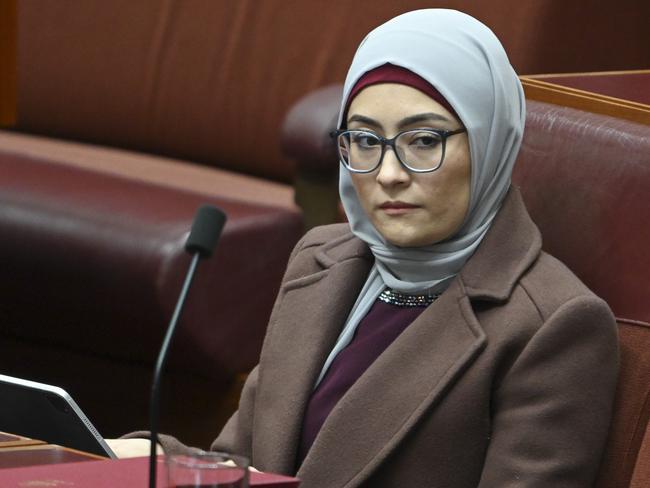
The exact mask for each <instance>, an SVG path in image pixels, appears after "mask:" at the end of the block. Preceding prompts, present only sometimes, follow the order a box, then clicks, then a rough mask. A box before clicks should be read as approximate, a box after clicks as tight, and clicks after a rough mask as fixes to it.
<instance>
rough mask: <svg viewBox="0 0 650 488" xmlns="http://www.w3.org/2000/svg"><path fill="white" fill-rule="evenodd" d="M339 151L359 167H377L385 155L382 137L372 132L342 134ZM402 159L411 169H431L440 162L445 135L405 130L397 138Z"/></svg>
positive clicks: (397, 147) (343, 158)
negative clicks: (443, 136) (383, 154)
mask: <svg viewBox="0 0 650 488" xmlns="http://www.w3.org/2000/svg"><path fill="white" fill-rule="evenodd" d="M338 143H339V144H338V146H339V154H340V156H341V159H342V161H343V163H344V164H345V165H346V166H348V167H349V168H351V169H353V170H357V171H369V170H373V169H374V168H375V167H377V165H379V162H380V160H381V157H382V146H383V143H382V141H381V140H380V139H379V138H378V137H377V136H376V135H374V134H372V133H371V132H365V131H348V132H344V133H343V134H341V135H340V136H339V137H338ZM394 147H395V149H396V150H397V156H398V157H399V159H400V160H401V161H402V163H404V164H405V165H406V166H408V167H409V168H411V169H415V170H431V169H434V168H436V167H437V166H439V165H440V163H441V160H442V156H443V148H442V138H441V137H440V135H439V134H437V133H435V132H432V131H424V130H412V131H405V132H402V133H401V134H399V135H398V136H397V138H396V139H395V145H394Z"/></svg>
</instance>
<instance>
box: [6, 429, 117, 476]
mask: <svg viewBox="0 0 650 488" xmlns="http://www.w3.org/2000/svg"><path fill="white" fill-rule="evenodd" d="M99 459H106V458H104V457H101V456H96V455H94V454H88V453H85V452H81V451H77V450H75V449H69V448H67V447H62V446H56V445H52V444H46V443H45V442H43V441H39V440H36V439H29V438H27V437H22V436H18V435H13V434H7V433H5V432H0V469H5V468H18V467H25V466H36V465H43V464H61V463H72V462H81V461H97V460H99Z"/></svg>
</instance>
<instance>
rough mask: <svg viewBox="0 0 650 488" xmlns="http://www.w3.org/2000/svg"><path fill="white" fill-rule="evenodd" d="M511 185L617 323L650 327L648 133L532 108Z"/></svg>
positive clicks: (552, 248)
mask: <svg viewBox="0 0 650 488" xmlns="http://www.w3.org/2000/svg"><path fill="white" fill-rule="evenodd" d="M527 112H528V113H527V117H526V130H525V132H524V140H523V143H522V147H521V151H520V154H519V158H518V161H517V164H516V165H515V172H514V175H513V179H514V181H515V183H516V184H518V185H519V186H520V187H521V190H522V194H523V197H524V200H525V202H526V206H527V207H528V210H529V211H530V214H531V216H532V217H533V220H534V221H535V223H536V224H537V225H538V226H539V228H540V230H541V232H542V236H543V247H544V248H545V249H546V250H547V251H549V252H550V253H551V254H553V255H554V256H556V257H557V258H559V259H560V260H562V261H563V262H564V263H566V264H567V266H569V268H571V270H572V271H573V272H574V273H576V275H578V277H579V278H580V279H582V280H583V281H584V282H585V283H586V284H587V286H589V287H590V288H591V289H592V290H594V292H595V293H596V294H597V295H599V296H601V297H602V298H603V299H604V300H606V301H607V303H608V304H609V305H610V307H611V308H612V310H613V311H614V314H615V315H616V316H617V317H624V318H630V319H635V320H642V321H644V322H650V300H649V299H648V297H650V279H648V271H649V270H650V252H648V250H649V249H650V192H649V189H650V126H645V125H640V124H634V123H632V122H627V121H624V120H620V119H615V118H612V117H607V116H604V115H598V114H590V113H587V112H582V111H579V110H574V109H570V108H565V107H559V106H556V105H549V104H544V103H540V102H533V101H528V102H527Z"/></svg>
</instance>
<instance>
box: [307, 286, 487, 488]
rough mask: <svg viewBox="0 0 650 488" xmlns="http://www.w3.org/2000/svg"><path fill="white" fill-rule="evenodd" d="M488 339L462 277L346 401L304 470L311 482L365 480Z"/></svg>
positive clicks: (333, 415)
mask: <svg viewBox="0 0 650 488" xmlns="http://www.w3.org/2000/svg"><path fill="white" fill-rule="evenodd" d="M485 340H486V339H485V334H484V333H483V331H482V330H481V327H480V326H479V324H478V322H477V321H476V319H475V317H474V314H473V312H472V310H471V306H470V304H469V300H468V299H467V297H466V296H465V294H464V292H463V290H462V286H461V284H460V283H459V282H458V281H455V282H454V283H453V284H452V285H451V287H450V288H449V289H448V290H447V292H445V294H444V295H443V296H442V297H440V298H439V299H438V300H437V301H436V302H434V303H433V304H432V305H431V306H429V307H428V308H427V309H426V310H425V311H424V312H423V313H422V314H421V315H420V316H419V317H418V318H417V319H416V321H415V322H413V323H412V324H411V325H410V326H409V327H408V328H407V329H406V330H405V331H404V332H403V333H402V334H401V335H400V336H399V337H398V338H397V339H396V340H395V341H394V342H393V343H392V344H391V345H390V346H389V347H388V348H387V349H386V351H384V353H383V354H382V355H381V356H380V357H379V358H378V359H377V360H376V361H375V362H374V363H373V364H372V365H371V366H370V367H369V368H368V370H367V371H366V372H365V373H364V374H363V375H362V376H361V378H359V380H358V381H357V382H356V383H355V384H354V386H353V387H352V388H351V389H350V390H349V391H348V392H347V394H346V395H345V396H344V397H343V398H342V399H341V400H340V401H339V403H338V404H337V405H336V407H335V408H334V410H332V413H331V414H330V416H329V417H328V418H327V420H326V422H325V424H324V425H323V428H322V429H321V431H320V432H319V434H318V436H317V438H316V440H315V442H314V444H313V446H312V448H311V450H310V452H309V454H308V455H307V458H306V459H305V461H304V463H303V465H302V467H301V468H300V471H299V472H298V477H299V478H302V479H304V480H305V481H306V482H307V481H308V484H309V486H340V487H344V486H345V487H352V486H358V485H359V484H360V483H361V482H362V481H364V480H365V479H366V478H367V476H368V475H369V474H370V473H371V472H372V471H373V470H374V469H375V468H376V467H377V465H379V464H380V463H381V462H382V461H383V460H384V459H385V458H386V456H387V455H388V454H389V453H390V452H391V451H392V450H393V449H394V448H395V447H396V446H397V445H398V444H399V442H400V441H401V440H402V439H403V438H404V436H405V435H406V434H407V433H408V432H409V431H410V430H411V429H412V428H413V426H414V425H415V424H416V423H417V420H418V419H419V418H420V416H421V415H423V414H424V413H425V412H426V411H428V410H429V409H430V408H432V407H433V405H434V404H435V403H436V402H437V401H438V400H439V399H440V398H441V397H442V396H443V395H444V392H445V391H446V389H447V388H448V387H449V386H450V384H451V383H453V381H454V380H455V379H456V378H457V377H458V376H459V375H461V374H462V372H463V371H464V370H465V369H466V368H467V367H468V366H469V365H470V364H471V362H472V361H473V360H474V359H475V358H476V357H477V356H478V354H479V353H480V351H481V349H482V348H483V347H484V345H485ZM378 398H381V402H378V401H377V399H378ZM332 466H336V468H335V469H332V468H331V467H332Z"/></svg>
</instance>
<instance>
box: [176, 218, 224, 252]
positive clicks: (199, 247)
mask: <svg viewBox="0 0 650 488" xmlns="http://www.w3.org/2000/svg"><path fill="white" fill-rule="evenodd" d="M225 223H226V214H225V213H223V211H222V210H221V209H218V208H217V207H215V206H214V205H202V206H201V207H200V208H199V209H198V210H197V212H196V216H195V217H194V222H192V230H191V231H190V235H189V237H188V238H187V241H186V242H185V250H186V251H187V252H189V253H191V254H194V253H199V255H200V256H201V257H202V258H208V257H210V256H211V255H212V252H213V251H214V248H215V247H216V245H217V241H218V240H219V236H220V235H221V231H222V230H223V226H224V224H225Z"/></svg>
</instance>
